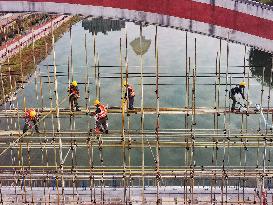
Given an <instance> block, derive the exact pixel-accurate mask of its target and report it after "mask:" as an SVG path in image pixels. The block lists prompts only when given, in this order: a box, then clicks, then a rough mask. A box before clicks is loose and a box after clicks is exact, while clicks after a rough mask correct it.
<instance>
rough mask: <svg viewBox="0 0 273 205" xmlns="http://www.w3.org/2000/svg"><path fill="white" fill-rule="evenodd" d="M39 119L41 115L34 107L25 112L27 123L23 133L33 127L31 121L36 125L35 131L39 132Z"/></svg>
mask: <svg viewBox="0 0 273 205" xmlns="http://www.w3.org/2000/svg"><path fill="white" fill-rule="evenodd" d="M38 121H39V116H38V114H37V113H36V111H35V110H34V109H28V110H26V112H25V125H24V128H23V133H25V132H27V131H28V129H32V125H31V123H33V125H34V127H35V131H36V132H37V133H40V132H39V127H38V124H37V123H38Z"/></svg>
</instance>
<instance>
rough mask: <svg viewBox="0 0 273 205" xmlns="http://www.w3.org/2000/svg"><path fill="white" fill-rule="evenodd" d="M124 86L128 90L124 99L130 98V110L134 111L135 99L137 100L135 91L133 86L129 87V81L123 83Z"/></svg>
mask: <svg viewBox="0 0 273 205" xmlns="http://www.w3.org/2000/svg"><path fill="white" fill-rule="evenodd" d="M123 86H124V87H125V88H126V92H125V96H124V98H125V99H127V96H128V98H129V108H128V109H129V110H133V109H134V98H135V95H136V94H135V90H134V88H133V86H132V85H129V84H128V83H127V81H124V82H123Z"/></svg>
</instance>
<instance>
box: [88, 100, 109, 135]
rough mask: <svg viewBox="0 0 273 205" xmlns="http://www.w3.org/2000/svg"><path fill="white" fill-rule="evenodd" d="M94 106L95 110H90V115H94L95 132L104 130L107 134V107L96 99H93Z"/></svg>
mask: <svg viewBox="0 0 273 205" xmlns="http://www.w3.org/2000/svg"><path fill="white" fill-rule="evenodd" d="M94 106H95V107H96V110H95V112H92V113H91V115H92V116H95V119H96V125H95V132H96V133H100V132H105V133H106V134H108V123H107V120H108V117H107V108H106V106H105V105H103V104H101V103H100V101H99V100H98V99H96V100H95V101H94Z"/></svg>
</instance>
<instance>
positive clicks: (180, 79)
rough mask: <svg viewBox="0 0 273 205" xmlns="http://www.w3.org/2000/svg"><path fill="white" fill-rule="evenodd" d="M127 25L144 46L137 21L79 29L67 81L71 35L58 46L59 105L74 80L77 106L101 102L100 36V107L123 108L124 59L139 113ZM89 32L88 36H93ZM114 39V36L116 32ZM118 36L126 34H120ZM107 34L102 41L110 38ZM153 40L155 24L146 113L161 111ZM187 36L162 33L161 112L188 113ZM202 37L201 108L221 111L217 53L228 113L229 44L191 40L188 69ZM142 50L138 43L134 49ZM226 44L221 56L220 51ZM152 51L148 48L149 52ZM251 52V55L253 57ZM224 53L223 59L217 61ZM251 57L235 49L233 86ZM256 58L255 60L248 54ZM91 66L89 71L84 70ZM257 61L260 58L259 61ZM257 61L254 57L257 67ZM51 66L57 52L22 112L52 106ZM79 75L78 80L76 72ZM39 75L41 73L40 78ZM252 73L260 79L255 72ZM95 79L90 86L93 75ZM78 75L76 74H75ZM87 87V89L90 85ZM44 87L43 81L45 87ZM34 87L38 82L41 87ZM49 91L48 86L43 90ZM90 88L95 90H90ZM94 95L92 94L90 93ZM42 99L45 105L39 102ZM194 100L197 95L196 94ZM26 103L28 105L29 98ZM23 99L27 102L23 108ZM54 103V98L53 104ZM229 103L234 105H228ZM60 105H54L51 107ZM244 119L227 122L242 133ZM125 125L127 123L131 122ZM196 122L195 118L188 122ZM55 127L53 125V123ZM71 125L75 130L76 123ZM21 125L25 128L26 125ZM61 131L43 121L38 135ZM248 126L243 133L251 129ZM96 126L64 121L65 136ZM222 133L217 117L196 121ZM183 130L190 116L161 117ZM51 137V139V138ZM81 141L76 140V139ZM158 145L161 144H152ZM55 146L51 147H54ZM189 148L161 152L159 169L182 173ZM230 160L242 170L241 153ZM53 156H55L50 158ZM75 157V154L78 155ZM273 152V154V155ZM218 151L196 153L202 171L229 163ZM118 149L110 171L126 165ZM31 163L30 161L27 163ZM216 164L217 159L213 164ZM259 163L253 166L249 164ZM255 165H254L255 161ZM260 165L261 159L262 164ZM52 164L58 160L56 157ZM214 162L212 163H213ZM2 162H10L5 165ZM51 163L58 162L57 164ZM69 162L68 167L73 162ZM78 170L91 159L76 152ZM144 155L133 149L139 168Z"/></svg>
mask: <svg viewBox="0 0 273 205" xmlns="http://www.w3.org/2000/svg"><path fill="white" fill-rule="evenodd" d="M125 25H126V28H127V36H128V40H127V42H128V43H129V42H132V41H134V40H136V39H140V38H141V36H140V28H139V25H136V24H134V23H132V22H126V23H125V22H124V21H117V20H105V19H102V18H98V19H91V20H84V21H83V22H82V23H78V24H76V25H75V26H73V28H72V48H73V53H72V55H73V57H72V63H73V70H72V66H71V65H70V67H69V68H70V74H69V75H68V73H67V70H68V65H67V59H68V58H69V56H70V55H71V47H70V45H69V42H70V35H69V33H66V34H65V35H64V36H63V37H62V38H61V39H59V40H58V42H57V43H56V46H55V47H56V64H57V70H58V77H57V78H58V93H59V98H60V99H61V101H62V100H63V99H66V98H67V92H66V90H67V86H68V81H69V78H70V79H71V76H73V78H74V80H77V81H78V82H79V89H80V92H81V99H80V100H79V104H80V106H81V107H82V109H84V108H86V107H89V106H90V105H91V102H93V100H94V99H95V98H96V90H97V89H96V80H95V78H94V75H95V71H94V62H95V60H94V53H93V52H94V48H93V40H94V36H93V35H92V34H91V33H94V34H97V36H96V52H97V53H98V56H99V64H100V66H101V67H100V69H99V72H100V73H99V75H100V95H101V102H102V103H104V104H108V105H109V106H119V105H120V103H121V102H120V101H121V92H120V85H121V82H120V62H121V59H122V64H123V72H124V73H125V61H124V56H125V53H127V54H128V70H129V83H130V84H132V85H133V86H134V88H135V92H136V97H135V106H136V107H139V106H140V104H141V97H140V96H141V86H140V82H141V79H140V75H139V73H140V71H141V70H140V65H141V60H140V56H138V55H137V54H136V52H135V49H133V48H132V47H131V46H128V45H127V49H128V50H126V40H125V33H126V32H125V29H124V28H125ZM86 30H88V31H90V32H91V33H88V31H86ZM114 30H115V32H110V31H114ZM119 30H120V31H119ZM106 33H107V35H104V34H106ZM155 33H156V27H155V26H154V25H149V26H147V27H143V38H144V36H145V39H147V50H145V51H146V53H145V55H144V58H143V67H144V69H143V70H144V79H143V81H144V107H156V105H157V101H156V100H157V99H156V93H155V90H156V86H155V81H156V77H155V73H156V58H155V56H156V55H155V42H154V41H155ZM85 34H86V36H87V54H86V53H85V49H84V48H85V46H84V45H85V39H84V38H85ZM120 38H121V39H122V41H121V43H122V50H121V53H120ZM185 38H186V32H184V31H181V30H175V29H172V28H165V27H158V36H157V40H158V42H157V45H158V52H159V55H158V61H159V75H160V79H159V84H160V85H159V97H160V99H159V101H160V107H180V108H181V107H185V105H186V101H187V100H188V98H187V94H186V79H185V75H186V66H185V65H186V49H185V48H186V41H185ZM195 38H196V42H197V55H196V56H197V61H196V68H197V70H196V75H197V79H196V87H195V88H196V107H210V108H213V107H215V105H216V103H217V102H216V100H215V99H217V98H216V96H215V95H216V94H217V93H216V92H215V87H217V86H216V85H215V82H217V79H218V77H217V76H216V75H215V72H216V68H215V61H216V55H217V53H218V60H219V58H220V60H221V61H218V64H219V65H220V68H218V70H219V69H220V73H221V75H220V81H221V82H220V86H219V88H217V89H218V91H219V92H218V93H219V105H220V106H221V107H223V106H224V105H225V99H226V97H225V96H226V83H227V82H226V78H225V73H226V69H227V68H226V65H227V52H226V51H227V49H226V48H227V43H226V42H225V41H222V42H221V43H220V41H219V39H214V38H211V37H206V36H201V35H198V34H190V33H188V52H187V56H188V59H187V60H188V63H189V61H190V60H191V67H190V70H191V72H192V69H193V67H194V56H195V53H194V40H195ZM136 44H138V43H136ZM220 45H221V52H219V51H220ZM149 47H150V49H148V48H149ZM251 52H253V51H251ZM219 54H221V55H220V56H219ZM244 56H245V48H244V46H241V45H237V44H232V43H230V44H229V73H230V74H229V75H230V76H231V77H232V84H238V83H239V82H240V81H241V80H242V79H243V77H244V75H243V66H242V65H243V63H244V60H243V59H244ZM250 56H253V55H250ZM86 59H87V65H86V64H85V63H86ZM253 59H254V58H253ZM253 59H251V58H250V63H251V64H256V63H253V62H252V61H253ZM47 64H49V65H52V64H53V55H52V53H51V54H50V55H49V56H48V57H47V58H46V59H45V60H44V61H43V62H41V63H40V64H39V66H38V68H39V69H38V70H37V72H38V75H37V77H36V76H35V75H34V76H33V77H32V79H31V80H30V82H29V83H28V84H27V85H26V86H25V89H24V90H23V91H22V92H20V94H19V96H18V105H19V107H20V108H23V107H24V106H25V105H26V106H27V107H50V99H51V98H50V94H52V95H53V94H54V85H53V84H52V82H53V76H51V77H50V81H51V84H49V83H48V77H47V75H48V71H47V68H48V67H47ZM49 70H50V72H52V71H53V66H49ZM72 71H73V73H72ZM39 72H40V73H39ZM251 72H252V73H253V74H254V75H256V76H259V75H258V74H256V73H255V72H256V71H255V69H254V70H252V69H251ZM87 73H88V76H89V78H88V79H87V78H86V77H87V75H86V74H87ZM72 74H73V75H72ZM87 80H88V82H87ZM40 81H41V82H43V83H42V84H40ZM35 82H36V83H35ZM250 84H251V87H250V88H249V90H248V95H249V98H250V99H251V101H252V102H253V103H260V100H261V95H260V90H261V84H260V83H259V82H258V81H257V80H256V79H255V78H251V79H250ZM41 85H43V86H41ZM86 85H89V86H88V87H86ZM191 89H192V79H190V90H191ZM264 90H265V91H264V93H267V92H268V88H267V87H266V88H264ZM86 91H88V92H86ZM86 93H89V97H88V98H87V100H86V99H85V97H86ZM41 94H43V98H42V97H41ZM189 96H191V93H190V95H189ZM24 97H25V98H24ZM262 98H263V102H267V100H268V99H267V96H266V95H264V96H262ZM24 99H25V101H24ZM54 103H55V99H54V96H53V104H54ZM227 103H228V101H227ZM53 106H54V105H53ZM61 107H64V108H68V107H69V105H68V102H67V101H64V103H63V104H61ZM238 116H239V115H231V116H230V118H229V119H228V120H230V121H229V122H228V123H230V128H231V129H240V128H241V126H242V124H241V122H242V121H241V119H242V118H241V117H238ZM126 119H127V118H126ZM190 120H191V117H189V122H190ZM226 120H227V119H226V118H225V117H224V116H223V115H221V116H219V123H218V125H217V126H218V128H219V129H224V126H225V122H226ZM52 122H53V123H52ZM72 122H73V123H72ZM0 123H1V129H6V128H7V127H8V126H9V127H10V128H12V127H17V128H18V126H19V125H18V123H17V124H16V125H15V123H16V120H15V121H14V120H13V121H12V122H11V121H10V120H9V121H6V120H1V121H0ZM22 123H23V121H21V124H22ZM243 123H247V126H248V128H251V129H253V130H258V129H259V128H260V124H259V116H258V117H257V115H250V116H249V117H248V119H247V121H246V120H244V122H243ZM54 124H55V129H56V119H55V118H52V119H50V118H48V119H46V120H45V122H43V123H41V125H40V127H41V128H40V130H52V129H53V128H54V127H53V126H54ZM125 124H126V126H130V127H126V128H127V129H131V130H138V129H140V128H141V117H140V115H131V116H130V124H129V123H127V122H126V123H125ZM245 125H246V124H244V126H243V127H245ZM93 126H94V119H93V118H92V117H90V116H77V117H74V118H70V119H69V118H61V130H62V131H69V130H72V129H73V130H76V131H88V130H89V129H90V128H91V127H93ZM215 127H216V121H215V116H213V115H198V116H196V126H195V128H197V129H198V128H199V129H214V128H215ZM109 128H110V130H117V129H120V128H121V116H120V115H119V114H117V115H110V116H109ZM155 128H156V115H145V119H144V129H147V130H150V131H154V130H155ZM183 128H185V116H184V115H167V114H165V115H164V114H162V115H160V129H161V130H163V129H183ZM47 137H48V138H52V136H51V135H49V136H47ZM73 137H77V136H73ZM150 140H151V142H152V140H155V138H153V139H150ZM168 140H173V141H174V142H175V139H174V138H169V139H168ZM49 142H50V140H49ZM249 150H251V151H248V150H247V151H244V154H245V156H246V157H245V158H246V159H247V161H246V164H247V165H254V164H255V163H256V161H258V163H262V155H261V154H260V153H258V154H257V152H256V151H257V150H256V148H253V149H249ZM185 151H187V150H186V149H185V148H184V147H181V148H175V149H173V148H163V147H162V148H161V149H160V164H161V165H162V166H179V165H183V164H186V159H185ZM229 151H230V153H229V154H230V156H229V159H228V163H229V165H230V164H236V165H238V164H239V163H240V160H241V159H240V156H241V155H240V153H241V152H240V150H239V148H238V149H237V148H234V149H230V150H229ZM51 152H52V150H50V151H49V154H52V153H51ZM75 152H76V151H75ZM94 152H95V153H94V158H95V162H94V163H95V165H99V164H100V159H99V152H98V150H97V149H96V150H95V151H94ZM269 153H270V152H269ZM31 154H32V155H33V156H32V160H33V162H32V164H39V163H40V162H41V155H39V154H36V153H34V152H32V153H31ZM214 154H215V148H213V147H206V148H195V154H194V155H193V158H194V159H193V160H194V162H195V163H196V166H209V165H211V164H212V163H221V162H222V160H223V156H224V149H221V148H219V151H218V153H217V158H216V159H215V155H214ZM121 156H122V155H121V150H120V149H117V148H116V149H113V148H104V165H105V166H109V165H117V166H120V165H121V164H122V157H121ZM152 156H153V155H152V153H151V151H150V149H149V148H147V149H145V164H146V165H150V166H154V160H153V157H152ZM26 159H27V158H26ZM212 159H213V160H212ZM248 159H253V160H248ZM254 159H255V160H254ZM256 159H257V160H256ZM51 160H53V159H52V158H51ZM212 161H213V162H212ZM2 163H4V162H2ZM52 163H53V162H52ZM66 163H69V161H68V160H67V162H66ZM77 163H78V164H82V165H88V156H87V152H86V150H84V149H81V150H80V148H78V149H77ZM141 163H142V162H141V149H140V148H133V149H132V150H131V164H132V165H136V166H140V165H141Z"/></svg>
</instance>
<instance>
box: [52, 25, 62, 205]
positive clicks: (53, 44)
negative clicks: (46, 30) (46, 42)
mask: <svg viewBox="0 0 273 205" xmlns="http://www.w3.org/2000/svg"><path fill="white" fill-rule="evenodd" d="M52 49H53V64H54V93H55V103H56V118H57V133H59V132H60V130H61V123H60V110H59V94H58V80H57V66H56V54H55V39H54V33H53V30H52ZM58 137H59V160H60V171H61V175H62V179H61V180H62V184H61V185H62V194H64V178H63V153H62V138H61V136H60V135H58ZM57 181H58V180H57ZM56 188H57V190H58V186H56ZM59 202H60V198H59V192H58V204H59Z"/></svg>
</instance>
